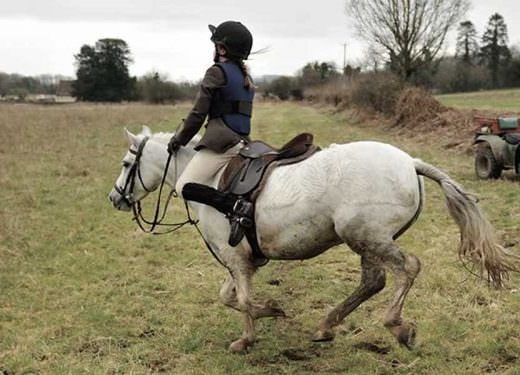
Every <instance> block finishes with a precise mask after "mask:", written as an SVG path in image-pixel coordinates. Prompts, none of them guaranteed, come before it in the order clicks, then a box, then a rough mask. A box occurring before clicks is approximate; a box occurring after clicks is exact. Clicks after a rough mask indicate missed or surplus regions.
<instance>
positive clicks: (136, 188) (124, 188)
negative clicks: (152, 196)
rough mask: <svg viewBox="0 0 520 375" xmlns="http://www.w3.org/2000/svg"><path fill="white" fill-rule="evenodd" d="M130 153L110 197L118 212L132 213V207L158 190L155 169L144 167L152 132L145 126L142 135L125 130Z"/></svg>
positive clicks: (126, 156) (128, 152) (123, 163)
mask: <svg viewBox="0 0 520 375" xmlns="http://www.w3.org/2000/svg"><path fill="white" fill-rule="evenodd" d="M125 132H126V136H127V138H128V151H127V153H126V155H125V157H124V158H123V160H122V162H121V164H122V170H121V173H120V174H119V177H117V180H116V182H115V184H114V188H113V189H112V191H111V192H110V194H109V195H108V198H109V199H110V202H112V204H113V206H114V207H115V208H117V209H118V210H123V211H130V209H131V207H132V205H133V204H134V203H136V202H138V201H140V200H141V199H143V198H144V197H145V196H146V195H147V194H148V193H150V192H152V191H153V190H155V189H156V188H157V176H156V175H157V173H155V172H154V171H153V168H146V167H144V166H143V159H144V158H143V155H144V154H145V146H146V143H147V142H148V139H149V138H150V137H151V136H152V132H151V131H150V129H149V128H148V127H147V126H143V130H142V132H141V134H138V135H134V134H132V133H131V132H129V131H128V130H127V129H125Z"/></svg>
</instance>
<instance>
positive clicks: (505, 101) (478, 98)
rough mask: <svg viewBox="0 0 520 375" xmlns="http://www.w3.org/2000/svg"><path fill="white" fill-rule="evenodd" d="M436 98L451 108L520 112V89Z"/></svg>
mask: <svg viewBox="0 0 520 375" xmlns="http://www.w3.org/2000/svg"><path fill="white" fill-rule="evenodd" d="M436 98H437V99H438V100H439V101H440V102H441V103H442V104H444V105H446V106H449V107H455V108H462V109H485V110H493V111H498V112H501V111H506V112H515V113H519V112H520V89H512V90H491V91H478V92H470V93H462V94H445V95H437V96H436Z"/></svg>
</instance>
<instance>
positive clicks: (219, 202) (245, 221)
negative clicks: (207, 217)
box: [182, 182, 254, 247]
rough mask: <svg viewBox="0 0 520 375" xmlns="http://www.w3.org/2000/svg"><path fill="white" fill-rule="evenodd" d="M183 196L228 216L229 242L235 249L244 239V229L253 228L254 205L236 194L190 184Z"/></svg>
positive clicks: (184, 189)
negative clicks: (229, 226) (229, 225)
mask: <svg viewBox="0 0 520 375" xmlns="http://www.w3.org/2000/svg"><path fill="white" fill-rule="evenodd" d="M182 196H183V197H184V199H186V200H189V201H195V202H199V203H203V204H206V205H208V206H211V207H213V208H215V209H216V210H218V211H220V212H222V213H223V214H224V215H226V216H227V217H228V218H229V221H230V224H231V233H230V235H229V241H228V242H229V245H231V246H233V247H234V246H236V245H238V243H239V242H240V241H241V240H242V238H244V229H246V228H251V227H252V226H253V214H254V212H253V211H254V210H253V204H252V203H251V202H248V201H246V200H245V199H243V198H240V197H237V196H236V195H234V194H230V193H223V192H221V191H218V190H216V189H214V188H212V187H210V186H206V185H202V184H197V183H192V182H190V183H187V184H186V185H184V187H183V189H182Z"/></svg>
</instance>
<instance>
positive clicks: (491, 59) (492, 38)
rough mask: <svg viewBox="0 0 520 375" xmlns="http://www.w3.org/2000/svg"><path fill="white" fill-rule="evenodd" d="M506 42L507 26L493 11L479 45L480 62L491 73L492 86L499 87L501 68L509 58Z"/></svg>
mask: <svg viewBox="0 0 520 375" xmlns="http://www.w3.org/2000/svg"><path fill="white" fill-rule="evenodd" d="M507 42H508V35H507V26H506V24H505V22H504V18H503V17H502V16H501V15H500V14H498V13H495V14H493V15H492V16H491V17H490V18H489V21H488V24H487V28H486V31H485V32H484V35H483V36H482V44H481V47H480V56H481V59H482V63H483V64H484V65H486V66H487V68H488V69H489V71H490V73H491V82H492V85H493V87H499V85H500V80H499V78H500V72H501V70H503V69H502V68H505V67H507V64H508V63H509V61H510V59H511V52H510V51H509V48H508V47H507Z"/></svg>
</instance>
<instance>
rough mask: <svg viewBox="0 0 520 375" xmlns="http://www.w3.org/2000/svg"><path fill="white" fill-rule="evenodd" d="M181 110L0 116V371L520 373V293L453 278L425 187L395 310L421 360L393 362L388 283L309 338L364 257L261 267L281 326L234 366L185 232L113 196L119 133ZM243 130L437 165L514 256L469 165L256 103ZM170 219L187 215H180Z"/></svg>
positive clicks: (267, 324)
mask: <svg viewBox="0 0 520 375" xmlns="http://www.w3.org/2000/svg"><path fill="white" fill-rule="evenodd" d="M442 100H444V99H442ZM479 100H481V101H482V100H483V99H479ZM517 100H518V97H517ZM187 110H188V107H187V106H186V105H181V106H146V105H113V106H110V105H82V104H74V105H67V106H31V105H0V134H2V144H1V145H0V168H1V169H0V171H1V172H0V191H1V192H2V204H1V206H0V373H3V374H29V373H30V374H37V373H39V374H146V373H155V372H162V373H172V374H313V373H326V374H345V373H348V374H394V373H398V374H401V373H402V374H479V373H500V374H520V314H519V311H520V298H519V296H520V290H519V285H520V278H519V277H518V276H516V275H515V276H513V277H512V279H511V280H510V283H509V286H510V288H509V289H507V290H502V291H496V290H493V289H490V288H488V286H487V285H486V283H485V282H483V281H480V280H478V279H476V278H474V277H473V276H471V275H470V274H469V273H468V272H466V270H464V268H463V267H462V266H461V265H460V263H459V262H458V260H457V255H456V248H457V242H458V229H457V228H456V226H455V224H454V222H453V221H452V219H451V218H450V217H449V215H448V213H447V210H446V208H445V206H444V201H443V196H442V193H441V190H440V188H439V187H438V186H437V185H436V184H434V183H431V182H427V184H426V190H427V196H426V205H425V208H424V211H423V214H422V215H421V216H420V218H419V220H418V222H417V223H416V224H415V225H414V226H413V227H412V228H411V229H410V230H409V231H408V232H407V233H406V234H405V235H404V236H403V237H401V239H399V244H400V245H401V246H402V247H403V248H405V249H406V250H407V251H409V252H411V253H414V254H416V255H417V256H418V257H419V258H420V259H421V261H422V266H423V268H422V271H421V274H420V275H419V277H418V279H417V281H416V283H415V285H414V287H413V288H412V290H411V292H410V294H409V296H408V300H407V303H406V304H405V309H404V316H405V317H408V318H410V319H412V320H413V321H415V322H416V324H417V327H418V346H417V348H416V349H414V350H412V351H408V350H407V349H404V348H402V347H400V346H399V345H398V344H396V342H395V341H394V339H393V338H392V337H391V335H390V334H389V333H388V332H387V331H386V330H385V328H384V327H383V326H382V318H383V313H384V310H385V308H386V306H387V303H388V300H389V298H390V297H391V290H392V284H393V282H392V278H391V277H390V280H389V283H388V284H387V288H386V289H385V290H384V291H383V292H381V293H380V294H378V295H377V296H375V297H374V298H373V299H371V300H370V301H368V302H367V303H365V304H364V305H362V306H361V307H359V308H358V309H357V310H356V311H355V312H354V313H353V314H352V315H351V316H349V317H347V319H346V321H345V323H344V324H343V325H341V326H340V327H338V330H337V332H338V335H337V337H336V340H335V341H334V342H332V343H326V344H315V343H312V342H310V341H309V338H310V335H311V333H312V332H313V331H314V329H315V328H316V326H317V324H318V322H319V320H320V319H321V318H322V317H323V316H324V314H325V313H326V312H327V311H328V310H330V309H331V308H332V307H333V306H334V305H335V304H337V303H339V302H340V301H341V300H343V299H344V298H345V296H346V294H347V293H349V292H351V291H352V290H353V289H354V288H355V287H356V286H357V284H358V280H359V259H358V257H357V256H356V255H355V254H353V253H352V252H351V251H350V250H349V249H348V248H347V247H346V246H340V247H338V248H335V249H332V250H330V251H329V252H327V253H325V254H324V255H322V256H320V257H317V258H314V259H311V260H307V261H304V262H299V261H298V262H271V263H270V264H268V265H267V266H265V267H264V268H263V269H261V271H260V272H259V273H258V275H257V277H256V278H255V291H256V296H257V297H258V298H259V299H268V298H273V299H276V300H278V301H280V302H281V304H282V306H283V307H284V309H285V311H286V313H287V314H288V317H287V318H284V319H266V320H262V321H259V322H258V324H257V333H258V342H257V344H256V345H255V346H254V347H253V349H252V351H251V352H249V353H248V354H245V355H233V354H231V353H229V352H228V351H227V346H228V345H229V343H230V342H231V341H232V340H234V339H236V338H237V337H238V335H239V334H240V329H241V319H240V316H239V314H238V313H236V312H233V311H231V310H229V309H228V308H226V307H224V306H222V305H221V304H220V303H219V300H218V290H219V287H220V283H221V282H222V281H223V280H224V278H225V271H224V269H223V268H222V267H221V266H220V265H218V263H217V262H216V261H215V260H214V259H213V258H212V257H211V255H210V254H208V252H207V250H205V248H204V245H203V244H202V241H201V240H200V238H199V237H198V236H197V234H196V232H195V230H194V229H193V228H188V229H185V230H182V231H180V232H177V233H176V234H172V235H168V236H150V235H145V234H143V233H141V232H140V231H139V230H138V229H137V227H136V226H135V224H134V223H133V222H132V221H131V218H130V215H129V214H126V213H122V212H117V211H115V210H114V209H113V208H112V207H111V206H110V204H109V202H108V199H107V194H108V192H109V191H110V189H111V188H112V184H113V181H114V179H115V177H116V175H117V174H118V173H119V169H120V166H119V163H120V158H121V157H122V156H123V155H124V152H125V150H126V147H127V145H126V141H125V139H124V137H123V130H122V129H123V127H124V126H128V127H129V128H130V129H131V130H133V131H138V130H139V128H140V125H141V124H148V125H150V126H151V127H152V129H153V130H154V131H171V130H173V129H174V128H175V127H176V126H177V124H178V123H179V121H180V119H181V118H182V117H183V116H185V115H186V112H187ZM254 116H255V117H254V125H255V133H254V136H255V138H261V139H264V140H266V141H268V142H270V143H272V144H274V145H281V144H282V143H284V142H285V141H286V140H287V139H289V137H290V136H292V135H294V134H296V133H297V132H302V131H311V132H313V133H314V134H315V136H316V141H317V143H318V144H320V145H321V146H327V145H328V144H330V143H332V142H336V143H340V142H349V141H355V140H362V139H363V140H366V139H370V140H380V141H384V142H390V143H393V144H395V145H397V146H399V147H401V148H402V149H404V150H405V151H407V152H409V153H410V154H412V155H414V156H416V157H420V158H422V159H423V160H425V161H428V162H430V163H432V164H435V165H437V166H439V167H441V168H443V169H444V170H446V171H447V172H448V173H449V174H450V175H452V176H453V177H454V178H455V179H456V180H458V181H459V182H460V183H462V184H463V185H464V186H466V188H467V189H468V190H470V191H473V192H475V193H476V194H478V195H479V197H480V199H481V201H480V202H481V203H480V204H481V206H482V207H483V209H484V210H485V211H486V212H487V214H488V216H489V218H490V220H491V221H492V222H493V223H494V225H495V226H496V228H497V229H498V234H499V236H500V238H501V240H502V241H503V243H504V244H505V245H506V246H508V247H509V248H510V249H511V250H512V251H516V252H517V253H518V252H519V251H520V243H519V238H520V228H519V223H520V210H519V208H518V197H519V193H520V185H519V183H520V182H519V181H518V179H517V178H515V177H514V176H513V175H511V174H506V175H505V177H504V178H503V179H500V180H497V181H486V182H483V181H478V180H477V179H476V178H475V176H474V173H473V166H472V165H473V160H472V157H471V156H469V155H466V154H463V153H457V152H455V151H454V150H446V149H444V148H442V147H441V146H440V145H438V144H436V142H435V141H434V140H431V139H423V140H422V141H421V142H419V141H417V140H414V141H411V140H410V139H407V138H404V137H402V136H397V135H396V133H394V132H391V131H388V130H384V129H382V128H378V127H376V126H374V125H370V124H365V123H361V122H359V121H356V120H355V119H354V118H353V117H351V116H350V114H349V113H343V114H333V113H331V112H328V111H327V110H325V109H320V108H316V107H308V106H299V105H296V104H291V103H288V104H287V103H281V104H269V103H262V104H259V105H258V106H257V107H255V115H254ZM146 208H147V209H148V212H150V211H149V210H150V209H151V207H150V205H147V206H146V207H145V209H146ZM171 215H172V216H173V217H174V218H182V217H183V211H182V205H181V204H180V203H179V202H176V204H175V205H174V207H173V208H172V209H171Z"/></svg>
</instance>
